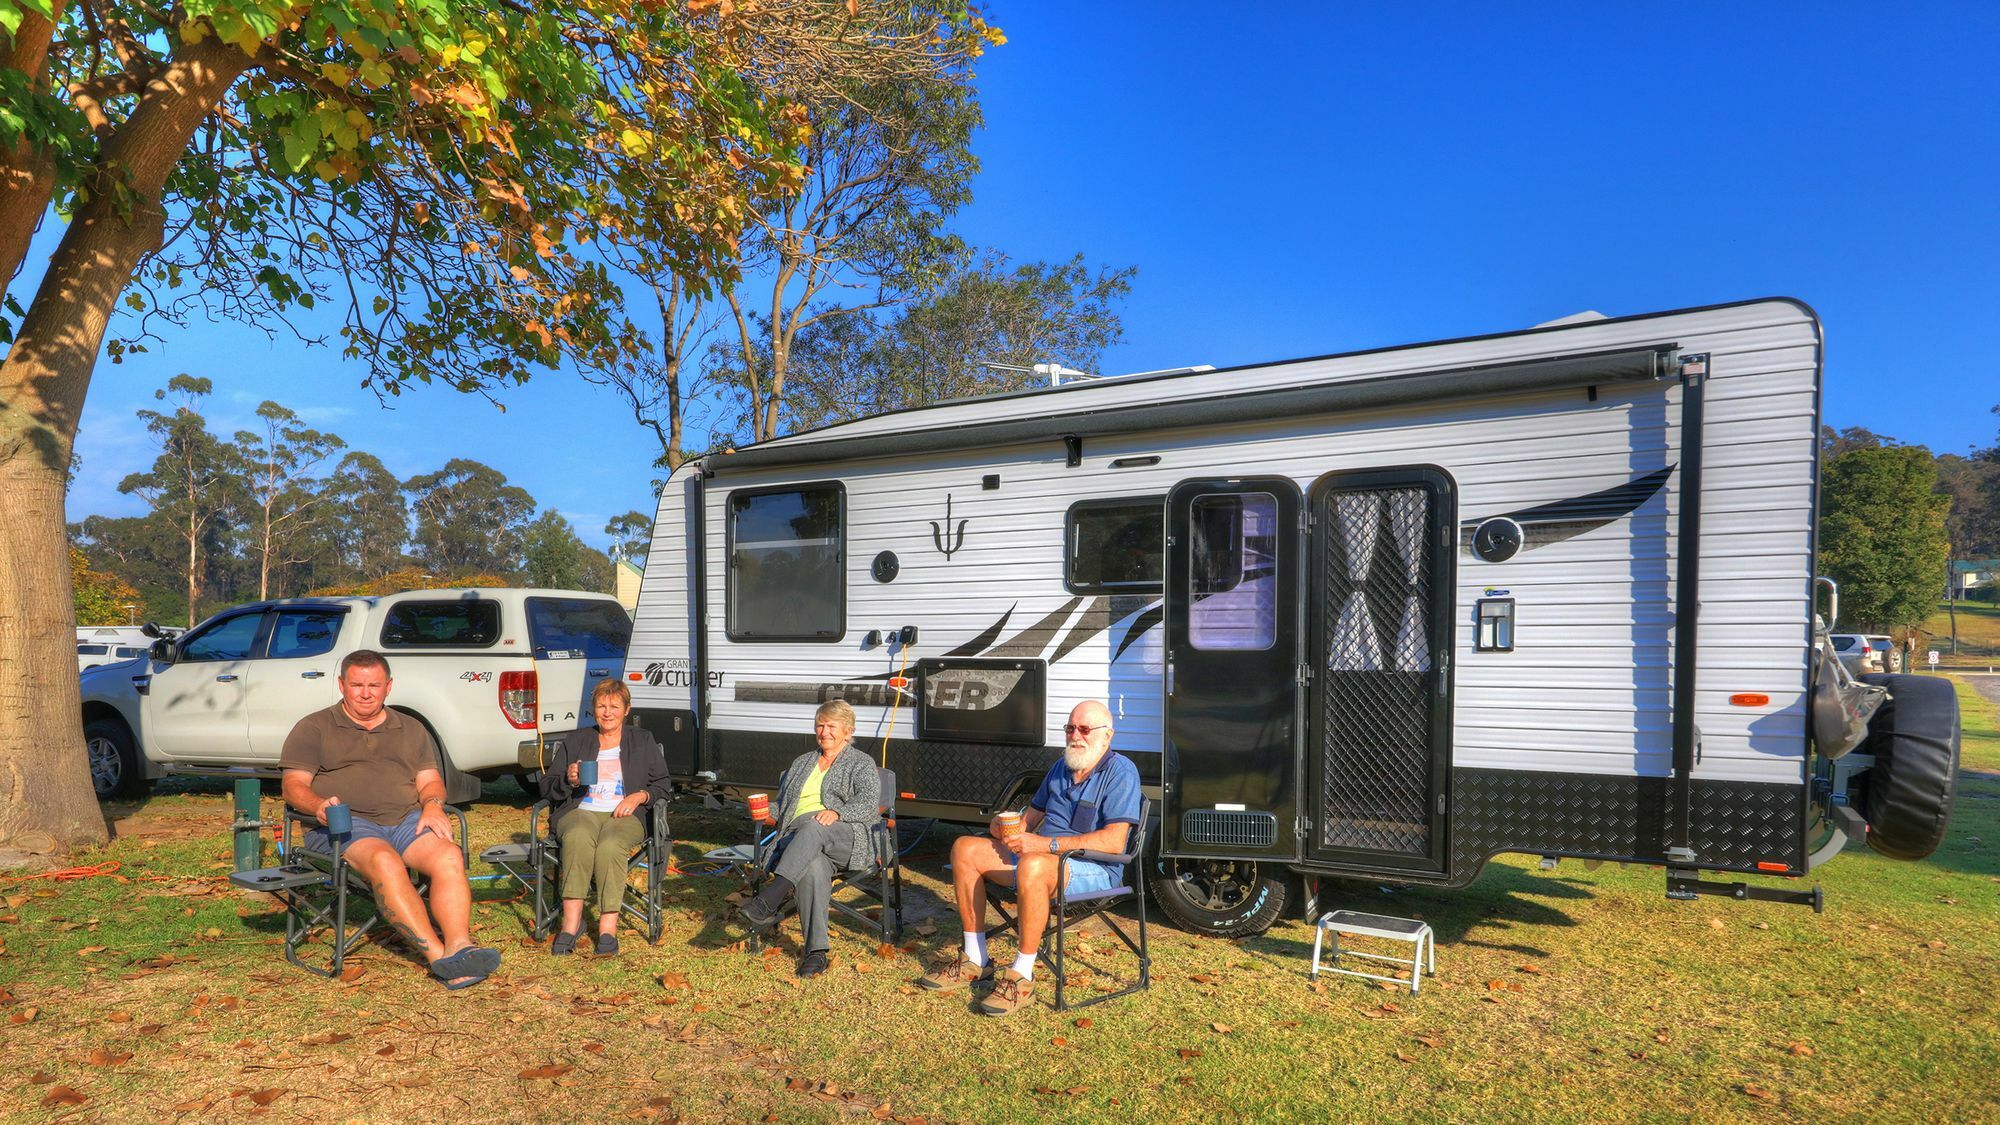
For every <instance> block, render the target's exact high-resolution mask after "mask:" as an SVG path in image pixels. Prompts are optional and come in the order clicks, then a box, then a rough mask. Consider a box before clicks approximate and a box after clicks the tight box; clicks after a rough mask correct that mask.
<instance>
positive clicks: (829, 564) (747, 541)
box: [728, 484, 847, 641]
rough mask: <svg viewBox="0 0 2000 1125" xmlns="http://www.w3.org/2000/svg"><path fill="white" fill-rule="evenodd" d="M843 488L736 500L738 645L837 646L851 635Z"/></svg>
mask: <svg viewBox="0 0 2000 1125" xmlns="http://www.w3.org/2000/svg"><path fill="white" fill-rule="evenodd" d="M842 507H843V505H842V490H841V487H840V486H839V485H837V484H818V485H808V486H805V487H802V488H787V489H784V490H781V491H758V492H736V493H731V494H730V497H729V579H728V605H729V612H728V618H729V620H728V630H729V638H730V639H731V640H755V641H833V640H839V639H840V636H841V634H842V633H844V632H846V621H845V617H846V611H847V580H846V574H845V572H844V570H843V568H842V565H841V561H842V553H841V546H842V544H841V539H842V532H843V529H842V522H843V520H842V515H843V512H842Z"/></svg>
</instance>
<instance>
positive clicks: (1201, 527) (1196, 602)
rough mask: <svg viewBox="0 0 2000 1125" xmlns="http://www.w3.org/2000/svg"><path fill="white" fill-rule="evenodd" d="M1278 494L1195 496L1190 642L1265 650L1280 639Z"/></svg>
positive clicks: (1191, 523) (1191, 537)
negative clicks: (1276, 495)
mask: <svg viewBox="0 0 2000 1125" xmlns="http://www.w3.org/2000/svg"><path fill="white" fill-rule="evenodd" d="M1277 536H1278V498H1277V497H1275V496H1272V495H1270V494H1268V493H1262V492H1257V493H1249V494H1230V495H1216V496H1197V497H1195V498H1194V501H1193V504H1192V505H1191V506H1190V508H1189V519H1188V540H1189V542H1188V552H1189V557H1188V564H1189V565H1188V591H1187V596H1188V641H1189V643H1191V644H1193V645H1194V647H1196V648H1198V649H1238V650H1243V649H1267V648H1270V647H1271V645H1272V644H1273V643H1275V642H1276V641H1277V638H1278V600H1277V582H1278V566H1277V563H1278V558H1277V543H1278V540H1277Z"/></svg>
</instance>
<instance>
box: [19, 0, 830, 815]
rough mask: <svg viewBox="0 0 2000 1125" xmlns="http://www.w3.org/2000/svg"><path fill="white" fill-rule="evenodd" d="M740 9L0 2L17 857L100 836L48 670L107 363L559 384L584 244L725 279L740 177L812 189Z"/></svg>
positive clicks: (587, 278)
mask: <svg viewBox="0 0 2000 1125" xmlns="http://www.w3.org/2000/svg"><path fill="white" fill-rule="evenodd" d="M746 7H748V6H746ZM729 8H730V5H727V4H715V3H707V4H704V3H690V4H689V5H687V6H686V7H685V8H683V7H682V6H680V5H662V4H636V5H634V4H629V3H625V2H623V0H576V2H572V3H562V4H546V5H544V4H537V5H529V4H523V3H519V2H518V0H404V2H400V3H395V4H387V3H378V2H376V0H328V2H324V3H314V4H296V3H293V2H291V0H189V2H188V3H185V4H170V5H169V4H152V3H141V2H138V0H82V2H75V3H72V2H67V0H0V278H5V279H6V284H7V294H6V299H5V303H4V308H5V309H6V313H7V315H6V319H5V321H4V323H0V329H4V332H3V333H0V335H4V337H5V340H4V341H0V342H6V343H9V345H10V346H9V347H8V350H7V354H6V357H5V359H4V360H0V494H4V495H5V496H6V497H7V500H8V505H9V515H10V519H9V520H8V521H7V526H6V527H5V529H4V530H0V842H4V843H9V844H12V845H13V846H16V847H23V848H27V849H30V850H49V849H55V848H59V847H66V846H70V845H78V844H86V843H91V842H95V841H100V840H102V839H103V838H104V836H105V829H104V822H103V819H102V818H101V817H100V816H99V815H98V813H97V809H96V807H95V805H94V803H93V802H92V801H91V800H90V789H89V787H88V778H87V775H86V772H85V767H84V756H83V753H82V741H81V735H80V732H79V731H78V729H77V721H76V716H77V708H78V696H77V689H76V683H75V680H74V678H73V677H66V676H54V675H52V674H50V673H49V672H48V671H47V670H50V669H55V668H60V667H66V666H67V664H68V658H69V654H68V652H67V648H68V646H67V644H66V642H65V641H64V637H65V636H66V635H67V630H66V629H65V628H64V625H65V623H66V622H67V621H68V620H69V619H70V617H71V615H72V606H71V599H70V592H69V589H68V573H69V572H68V569H67V568H66V567H65V566H64V565H63V564H64V561H65V560H64V552H65V550H66V545H65V542H64V535H63V492H64V483H65V470H66V468H67V466H68V465H69V463H70V456H71V450H72V446H73V444H74V439H75V433H76V424H77V419H78V417H79V415H80V413H81V411H82V409H83V403H84V398H85V394H86V392H87V390H88V389H89V386H90V381H91V372H92V370H93V369H94V367H95V365H96V363H97V360H98V356H99V355H100V354H108V355H109V356H110V357H111V358H112V359H113V361H114V362H115V361H116V360H118V359H119V358H120V356H121V355H122V354H123V352H124V351H126V350H127V349H129V348H132V347H148V346H154V345H155V344H156V343H157V341H158V340H159V339H161V338H163V337H162V334H163V333H164V332H166V331H168V330H170V329H171V328H172V327H173V326H175V325H176V324H179V323H181V322H182V321H184V320H185V319H187V318H189V317H191V316H198V315H199V316H211V317H214V316H220V317H230V318H236V319H240V320H244V321H248V322H250V323H254V324H258V325H260V326H262V327H264V328H265V329H266V330H267V331H273V332H276V331H283V330H286V329H287V327H288V326H290V325H292V324H293V321H292V319H291V318H293V317H296V316H297V315H298V314H299V312H300V310H312V309H315V308H317V307H319V306H322V305H324V306H328V307H329V308H330V310H331V311H332V312H333V314H334V316H335V317H336V318H337V324H338V327H337V328H336V329H334V330H333V332H332V336H334V337H336V338H337V340H336V341H335V342H336V343H337V346H338V347H339V348H340V350H341V353H342V354H343V355H344V356H345V357H346V358H348V359H349V360H351V361H353V362H354V363H355V364H356V365H357V366H358V367H359V368H361V369H362V370H363V371H364V372H365V375H364V378H365V379H366V380H367V382H368V383H369V385H371V386H373V387H375V388H376V389H377V390H378V391H380V392H381V393H383V394H395V393H398V392H400V391H401V390H402V389H403V388H404V387H405V386H406V385H407V384H408V383H410V382H413V381H416V382H425V383H429V382H438V383H441V384H443V385H445V386H448V387H452V388H456V389H458V390H461V391H468V392H476V393H488V394H491V393H494V392H496V391H497V390H499V389H500V388H504V387H506V386H508V385H511V384H514V383H518V382H519V381H521V380H523V379H525V378H527V377H528V376H529V375H530V374H531V373H533V372H535V371H537V370H545V369H548V368H550V367H551V366H552V365H553V364H555V363H556V362H557V360H558V359H559V356H560V353H561V351H562V349H563V348H564V347H567V346H570V343H571V342H572V341H586V342H587V341H588V340H589V339H590V338H591V337H592V336H593V335H596V334H600V333H602V332H603V331H604V330H605V327H606V325H607V323H608V322H609V321H610V320H611V319H612V318H613V316H614V315H615V314H614V311H613V306H612V298H613V297H614V296H615V295H614V294H611V293H609V292H607V291H606V290H605V288H604V287H603V286H602V285H601V284H600V283H599V281H598V274H597V273H596V272H595V271H594V268H593V267H592V265H591V264H590V261H591V258H590V256H589V255H588V254H584V253H581V252H580V248H579V246H578V243H579V242H582V241H587V240H589V239H591V238H593V237H594V236H595V232H597V231H598V230H599V229H600V228H601V227H602V225H603V224H606V223H611V224H616V223H617V222H618V221H620V216H621V215H623V214H629V213H631V212H633V211H636V210H641V209H645V210H649V211H655V212H658V213H664V214H669V215H673V216H674V217H675V223H676V225H675V228H674V230H673V231H672V232H671V235H670V236H669V237H667V238H666V239H665V243H664V245H665V249H664V250H663V253H666V254H670V255H673V256H675V257H676V258H678V259H679V260H680V261H681V263H682V265H683V266H684V268H685V271H686V272H687V273H688V274H690V275H694V276H715V275H717V274H718V273H719V272H720V270H721V268H722V266H723V264H724V263H726V262H727V261H729V260H731V259H732V257H733V253H734V247H735V245H736V244H737V239H738V236H739V232H740V227H741V216H742V214H743V213H744V211H745V209H746V208H747V206H748V204H747V202H746V199H745V196H746V194H747V193H748V192H749V191H750V190H751V189H752V187H753V185H754V183H755V182H756V181H755V180H754V179H753V178H752V177H753V176H758V177H763V178H766V179H770V180H773V181H782V180H784V179H785V178H786V175H787V172H786V170H787V169H792V168H795V166H796V159H795V153H794V147H795V144H796V142H797V140H798V139H799V137H800V133H801V126H799V125H797V124H794V123H792V122H791V121H790V120H788V119H787V118H785V117H784V116H782V115H779V114H777V113H775V112H774V108H775V103H773V102H772V101H771V100H769V99H768V98H767V97H766V94H765V91H764V90H763V89H762V88H760V87H759V86H757V85H755V84H754V83H752V82H750V81H747V80H746V79H745V77H744V74H743V72H742V70H741V69H740V68H741V67H743V66H744V65H745V60H746V59H748V58H754V51H752V52H751V53H749V54H746V53H745V52H744V51H743V50H742V49H740V47H739V46H738V45H737V41H736V40H735V39H734V38H732V37H736V36H740V34H741V33H740V32H738V31H735V30H733V29H732V17H731V16H729V15H728V14H727V10H728V9H729ZM691 11H699V12H700V13H701V14H700V15H698V16H690V14H689V13H690V12H691ZM669 105H671V107H672V112H668V111H667V107H668V106H669ZM635 154H649V155H650V156H651V158H652V159H651V160H650V161H649V165H648V166H649V168H650V171H649V172H648V173H647V174H646V175H645V176H638V175H635V174H634V167H635V165H634V155H635ZM793 174H795V173H793ZM52 210H53V212H54V214H55V216H56V220H55V221H56V222H57V223H58V224H59V229H57V230H56V231H54V232H52V234H51V237H52V239H53V241H54V244H55V248H54V251H53V253H52V254H51V256H50V258H49V260H48V262H47V265H46V267H45V268H43V269H41V270H40V272H39V277H38V279H36V278H35V275H34V274H33V273H32V272H31V273H29V274H27V275H26V277H27V279H28V283H29V284H23V285H22V286H21V288H20V290H19V291H18V292H17V290H16V282H17V281H21V280H22V275H23V269H22V267H23V265H24V264H25V262H26V259H27V256H28V248H29V244H30V239H31V237H32V236H33V234H34V232H35V231H36V230H37V229H38V228H39V227H40V226H41V224H42V223H43V221H44V219H45V217H47V216H48V215H49V214H50V212H51V211H52ZM30 284H31V285H32V292H31V293H30V292H28V289H29V287H30ZM121 304H122V305H124V306H129V307H130V309H131V311H132V312H134V313H136V314H137V315H136V317H135V318H134V319H133V320H131V321H129V322H126V325H125V326H123V327H121V329H120V331H119V332H118V333H117V334H113V333H112V332H111V326H112V315H113V313H114V312H115V311H117V310H118V309H119V308H120V307H121ZM314 321H316V318H315V317H308V318H306V322H305V323H302V324H300V325H299V326H297V327H295V328H293V329H292V330H294V331H297V332H299V333H300V334H301V335H302V336H304V335H306V334H307V333H309V332H311V331H314V329H313V328H312V327H311V323H312V322H314Z"/></svg>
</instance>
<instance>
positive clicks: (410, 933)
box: [382, 911, 436, 961]
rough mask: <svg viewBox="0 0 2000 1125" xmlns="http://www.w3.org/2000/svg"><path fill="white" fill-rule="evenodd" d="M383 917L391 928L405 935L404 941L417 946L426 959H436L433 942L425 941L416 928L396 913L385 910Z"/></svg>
mask: <svg viewBox="0 0 2000 1125" xmlns="http://www.w3.org/2000/svg"><path fill="white" fill-rule="evenodd" d="M382 917H383V920H384V921H386V922H388V923H389V928H390V929H392V930H394V931H396V932H397V933H399V934H401V935H403V940H404V941H407V942H409V943H410V944H411V945H412V946H414V947H416V950H417V953H418V954H420V955H421V956H422V957H423V959H424V960H426V961H434V960H436V958H435V957H433V956H432V955H431V943H430V942H428V941H425V940H424V939H423V938H422V937H421V936H420V935H419V934H418V933H417V931H416V930H414V929H412V928H410V927H409V926H407V925H405V924H404V923H403V922H402V921H400V920H399V919H397V918H396V916H395V915H393V914H390V913H389V912H388V911H383V914H382Z"/></svg>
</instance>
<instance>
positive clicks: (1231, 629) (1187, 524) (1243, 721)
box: [1161, 477, 1303, 858]
mask: <svg viewBox="0 0 2000 1125" xmlns="http://www.w3.org/2000/svg"><path fill="white" fill-rule="evenodd" d="M1299 503H1300V499H1299V491H1298V486H1297V485H1295V484H1293V483H1292V482H1291V481H1289V480H1286V479H1284V478H1281V477H1252V478H1247V479H1237V480H1197V481H1185V482H1183V483H1181V484H1180V485H1178V486H1176V487H1175V488H1174V490H1173V491H1172V492H1171V493H1169V494H1168V496H1167V550H1166V555H1167V565H1166V591H1165V600H1166V656H1167V668H1166V675H1167V708H1166V711H1167V747H1166V750H1167V760H1166V763H1165V773H1166V777H1165V780H1166V781H1167V783H1168V785H1167V792H1166V800H1165V812H1164V814H1163V816H1162V818H1161V832H1162V844H1163V846H1164V848H1165V850H1166V851H1167V852H1168V853H1169V854H1176V855H1209V856H1239V857H1245V858H1248V857H1260V858H1296V857H1297V855H1298V835H1297V832H1296V829H1295V827H1294V822H1295V819H1296V816H1297V799H1298V779H1297V774H1298V765H1297V763H1298V750H1299V748H1298V732H1299V729H1300V724H1299V717H1300V710H1299V688H1298V659H1299V656H1298V652H1299V649H1298V645H1299V635H1300V625H1301V623H1300V612H1299V592H1298V591H1299V580H1300V576H1301V573H1302V570H1303V567H1302V566H1301V562H1302V560H1301V559H1300V557H1299V552H1300V547H1301V543H1302V535H1301V530H1300V529H1301V523H1300V519H1299Z"/></svg>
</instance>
